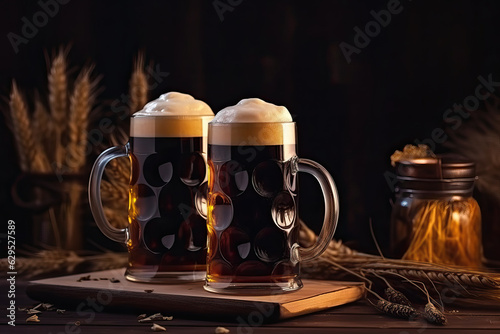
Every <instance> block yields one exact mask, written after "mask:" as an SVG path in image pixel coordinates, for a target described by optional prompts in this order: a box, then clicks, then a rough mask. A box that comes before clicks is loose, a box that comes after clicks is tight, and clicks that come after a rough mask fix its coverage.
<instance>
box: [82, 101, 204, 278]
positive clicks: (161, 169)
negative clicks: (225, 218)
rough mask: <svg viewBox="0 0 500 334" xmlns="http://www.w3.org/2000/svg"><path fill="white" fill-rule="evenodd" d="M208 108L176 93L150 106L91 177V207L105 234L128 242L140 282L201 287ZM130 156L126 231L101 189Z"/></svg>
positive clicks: (129, 273)
mask: <svg viewBox="0 0 500 334" xmlns="http://www.w3.org/2000/svg"><path fill="white" fill-rule="evenodd" d="M212 118H213V112H212V110H211V109H210V107H209V106H208V105H207V104H206V103H204V102H202V101H199V100H195V99H194V98H193V97H192V96H190V95H187V94H181V93H177V92H170V93H167V94H164V95H161V96H160V97H159V98H158V99H156V100H154V101H151V102H149V103H148V104H146V106H145V107H144V108H143V110H141V111H138V112H136V113H134V114H133V115H132V117H131V120H130V139H129V141H128V143H127V144H126V145H125V146H115V147H112V148H109V149H107V150H106V151H104V152H103V153H102V154H101V155H100V156H99V157H98V158H97V160H96V161H95V163H94V167H93V168H92V172H91V174H90V181H89V192H88V193H89V202H90V207H91V210H92V213H93V215H94V219H95V221H96V223H97V226H98V227H99V228H100V230H101V231H102V232H103V233H104V234H105V235H106V236H107V237H108V238H110V239H112V240H115V241H118V242H122V243H126V245H127V248H128V252H129V261H128V267H127V269H126V272H125V277H126V278H127V279H128V280H131V281H139V282H169V281H174V282H175V281H182V280H198V279H199V280H203V278H204V277H205V264H206V240H207V232H206V219H205V218H206V210H207V208H206V189H207V183H206V153H205V152H207V150H206V149H207V147H206V146H207V125H208V122H209V121H210V120H211V119H212ZM127 156H128V157H129V159H130V161H131V176H130V186H129V208H128V220H129V225H128V227H127V228H124V229H118V228H115V227H113V226H112V225H111V224H110V223H109V222H108V220H107V219H106V217H105V215H104V211H103V208H102V203H101V192H100V183H101V179H102V175H103V172H104V168H105V166H106V164H107V163H108V162H109V161H110V160H112V159H114V158H118V157H127Z"/></svg>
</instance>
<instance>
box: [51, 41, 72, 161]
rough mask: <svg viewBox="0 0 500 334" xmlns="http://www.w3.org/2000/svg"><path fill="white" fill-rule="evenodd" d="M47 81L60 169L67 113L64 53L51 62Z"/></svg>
mask: <svg viewBox="0 0 500 334" xmlns="http://www.w3.org/2000/svg"><path fill="white" fill-rule="evenodd" d="M48 81H49V105H50V112H51V115H52V119H53V121H54V135H55V136H54V137H55V138H54V139H55V143H53V145H54V147H55V149H56V154H55V158H56V159H55V160H56V163H57V167H58V168H61V167H62V163H63V160H64V154H65V152H64V147H65V146H66V145H64V144H63V138H64V137H63V136H64V135H65V132H66V127H67V125H66V124H67V123H66V122H67V116H68V114H67V111H68V78H67V73H66V59H65V52H64V51H63V50H62V49H61V50H59V52H58V54H57V55H56V56H55V58H54V60H53V61H52V66H51V68H50V72H49V75H48Z"/></svg>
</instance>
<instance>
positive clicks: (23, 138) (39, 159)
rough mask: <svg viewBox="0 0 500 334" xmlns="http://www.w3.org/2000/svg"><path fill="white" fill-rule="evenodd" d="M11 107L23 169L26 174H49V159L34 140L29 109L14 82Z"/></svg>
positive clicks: (13, 128)
mask: <svg viewBox="0 0 500 334" xmlns="http://www.w3.org/2000/svg"><path fill="white" fill-rule="evenodd" d="M9 105H10V114H11V115H10V116H11V120H12V130H13V132H14V137H15V141H16V147H17V152H18V155H19V165H20V166H21V169H22V170H23V171H25V172H38V173H44V172H47V171H48V170H49V164H48V161H47V158H46V156H45V154H44V152H43V151H42V150H41V145H40V143H39V142H37V141H35V139H34V138H33V132H32V131H33V129H32V125H31V120H30V118H29V115H28V108H27V106H26V102H25V100H24V99H23V97H22V96H21V93H20V92H19V89H18V88H17V85H16V82H15V81H14V80H13V81H12V91H11V94H10V103H9Z"/></svg>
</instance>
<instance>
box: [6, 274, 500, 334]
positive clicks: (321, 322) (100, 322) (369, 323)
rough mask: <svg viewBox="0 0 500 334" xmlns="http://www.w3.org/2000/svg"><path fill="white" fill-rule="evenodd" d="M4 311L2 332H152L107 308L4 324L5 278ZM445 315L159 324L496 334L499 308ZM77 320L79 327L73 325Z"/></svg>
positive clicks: (341, 314) (368, 310) (364, 309)
mask: <svg viewBox="0 0 500 334" xmlns="http://www.w3.org/2000/svg"><path fill="white" fill-rule="evenodd" d="M26 286H27V282H26V281H23V280H20V279H19V278H18V280H17V282H16V296H15V301H16V307H31V306H33V305H34V304H35V303H36V302H35V301H33V300H31V299H29V297H28V296H27V295H26V293H25V290H26ZM0 291H1V294H2V297H1V300H2V307H1V312H0V318H1V321H0V324H1V325H0V333H37V334H45V333H52V334H56V333H57V334H59V333H153V331H151V329H150V327H151V324H144V323H138V322H137V315H138V313H137V312H138V310H131V311H130V312H116V311H112V310H106V309H105V308H104V309H102V310H100V312H89V308H86V309H82V310H80V312H79V313H80V314H78V312H77V310H76V309H67V310H66V312H65V313H64V314H58V313H56V312H44V313H43V314H42V315H41V316H40V319H41V321H40V322H39V323H26V322H25V319H26V315H25V312H19V311H17V314H16V322H15V324H16V326H15V327H11V326H9V325H8V324H7V321H8V320H9V319H8V318H7V317H6V307H5V305H6V303H7V291H8V285H7V283H6V280H5V279H2V281H1V283H0ZM448 311H454V312H453V313H452V314H448V322H449V323H448V325H446V326H443V327H440V326H434V325H430V324H428V323H426V322H422V321H408V320H400V319H395V318H391V317H388V316H386V315H383V314H381V313H379V312H378V311H376V310H375V309H374V308H373V307H371V306H370V305H368V304H367V303H366V302H365V301H357V302H354V303H351V304H348V305H343V306H339V307H335V308H332V309H329V310H327V311H322V312H318V313H314V314H309V315H304V316H300V317H296V318H293V319H289V320H286V321H282V322H277V323H272V324H261V323H260V321H259V319H258V318H247V319H243V318H240V319H238V320H237V319H234V320H233V321H224V322H223V321H212V320H210V319H189V318H182V317H176V318H174V319H173V320H171V321H160V322H158V323H159V324H161V325H163V326H164V327H166V329H167V332H165V333H186V334H188V333H196V334H201V333H215V328H216V327H218V326H223V327H225V328H227V329H229V330H230V333H233V334H234V333H238V334H254V333H255V334H258V333H273V334H277V333H286V334H292V333H300V334H304V333H305V334H314V333H347V334H350V333H352V334H354V333H360V334H361V333H363V334H365V333H388V334H391V333H395V334H396V333H398V334H411V333H415V334H422V333H425V334H431V333H438V332H439V333H459V334H460V333H481V334H486V333H496V334H499V333H500V304H497V305H496V306H494V305H493V306H491V305H490V306H488V307H481V308H478V307H476V308H470V307H469V308H456V309H452V310H448ZM77 321H80V326H75V322H77Z"/></svg>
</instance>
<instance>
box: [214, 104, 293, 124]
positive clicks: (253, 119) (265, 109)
mask: <svg viewBox="0 0 500 334" xmlns="http://www.w3.org/2000/svg"><path fill="white" fill-rule="evenodd" d="M291 121H292V115H290V113H289V112H288V109H287V108H285V107H283V106H277V105H274V104H272V103H268V102H265V101H263V100H261V99H257V98H252V99H243V100H241V101H240V102H238V104H236V105H234V106H230V107H226V108H224V109H222V110H221V111H219V112H218V113H217V115H216V116H215V117H214V119H213V121H212V123H274V122H276V123H282V122H291Z"/></svg>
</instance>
